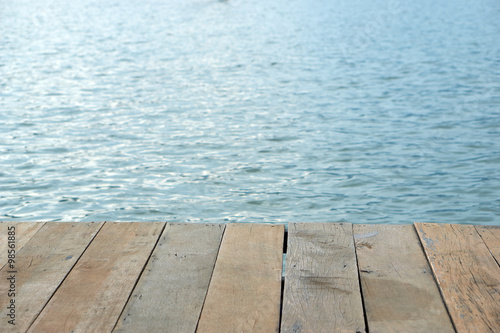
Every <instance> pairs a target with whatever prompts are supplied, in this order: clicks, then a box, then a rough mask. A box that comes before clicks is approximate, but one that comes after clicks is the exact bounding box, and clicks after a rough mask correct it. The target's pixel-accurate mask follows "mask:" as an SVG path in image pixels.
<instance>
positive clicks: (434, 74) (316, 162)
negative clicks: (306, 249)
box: [0, 0, 500, 224]
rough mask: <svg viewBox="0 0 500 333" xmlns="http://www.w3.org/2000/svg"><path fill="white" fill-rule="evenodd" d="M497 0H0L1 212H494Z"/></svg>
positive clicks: (492, 217) (497, 203)
mask: <svg viewBox="0 0 500 333" xmlns="http://www.w3.org/2000/svg"><path fill="white" fill-rule="evenodd" d="M498 22H500V3H499V2H498V1H496V0H477V1H472V2H471V1H465V0H454V1H451V0H442V1H430V0H421V1H403V0H387V1H386V0H329V1H326V0H318V1H306V0H286V1H285V0H271V1H269V0H266V1H264V0H253V1H247V0H228V1H217V0H168V1H167V0H141V1H138V0H120V1H116V0H104V1H96V0H73V1H61V0H48V1H46V0H44V1H42V0H17V1H6V0H0V220H4V221H38V220H40V221H96V220H99V221H100V220H114V221H179V222H215V223H218V222H229V221H231V222H269V223H281V222H292V221H294V222H296V221H302V222H309V221H310V222H325V221H331V222H341V221H345V222H352V223H410V222H417V221H420V222H453V223H478V224H500V25H499V24H498Z"/></svg>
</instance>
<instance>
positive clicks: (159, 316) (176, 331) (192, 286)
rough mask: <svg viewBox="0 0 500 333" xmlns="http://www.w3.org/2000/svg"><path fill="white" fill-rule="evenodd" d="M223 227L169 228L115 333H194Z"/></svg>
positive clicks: (192, 226)
mask: <svg viewBox="0 0 500 333" xmlns="http://www.w3.org/2000/svg"><path fill="white" fill-rule="evenodd" d="M224 227H225V226H224V225H222V224H209V225H205V224H180V223H179V224H178V223H176V224H171V223H169V224H167V226H166V227H165V230H164V232H163V234H162V236H161V238H160V240H159V242H158V245H157V246H156V249H155V251H154V252H153V254H152V256H151V259H150V260H149V262H148V265H147V266H146V269H145V270H144V273H143V274H142V276H141V279H140V280H139V282H138V284H137V286H136V287H135V289H134V291H133V293H132V297H131V298H130V300H129V302H128V304H127V307H126V308H125V310H124V311H123V313H122V315H121V317H120V320H119V321H118V325H117V327H116V329H115V330H114V332H132V333H135V332H164V333H168V332H172V333H182V332H191V333H192V332H195V331H196V325H197V324H198V319H199V317H200V313H201V309H202V306H203V302H204V300H205V296H206V294H207V290H208V285H209V282H210V278H211V277H212V272H213V269H214V265H215V260H216V258H217V253H218V251H219V247H220V243H221V239H222V233H223V231H224Z"/></svg>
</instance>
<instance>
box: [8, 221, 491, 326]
mask: <svg viewBox="0 0 500 333" xmlns="http://www.w3.org/2000/svg"><path fill="white" fill-rule="evenodd" d="M12 227H14V228H15V230H14V229H13V228H12ZM9 231H10V235H9ZM9 237H10V238H9ZM14 246H15V247H14ZM13 249H14V250H15V253H14V252H12V251H11V252H10V261H9V250H13ZM285 257H286V264H284V261H283V259H284V258H285ZM499 262H500V227H499V226H472V225H450V224H427V223H416V224H415V225H357V224H354V225H352V224H348V223H289V224H288V231H287V232H285V226H284V225H265V224H227V225H224V224H215V225H214V224H210V225H208V224H179V223H160V222H151V223H123V222H122V223H112V222H101V223H83V222H80V223H56V222H47V223H32V222H18V223H6V222H3V223H0V265H1V266H3V267H2V269H1V276H0V277H1V280H0V306H1V310H0V332H34V333H38V332H48V333H54V332H55V333H57V332H133V333H136V332H174V333H180V332H214V333H221V332H222V333H224V332H279V331H281V332H314V333H316V332H370V333H374V332H425V333H428V332H500V267H499ZM283 269H284V272H283ZM9 321H10V323H9ZM12 323H15V325H12Z"/></svg>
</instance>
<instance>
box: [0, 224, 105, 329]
mask: <svg viewBox="0 0 500 333" xmlns="http://www.w3.org/2000/svg"><path fill="white" fill-rule="evenodd" d="M39 225H40V224H38V223H37V224H36V226H37V227H38V226H39ZM101 226H102V223H63V222H47V223H46V224H44V225H43V227H42V228H41V229H40V230H39V231H38V232H37V233H36V234H35V235H34V236H33V237H32V238H31V239H30V241H29V242H28V243H26V244H25V245H24V247H23V248H22V249H21V250H20V251H19V252H18V253H17V256H16V265H15V271H16V273H15V274H13V275H14V276H15V289H16V292H15V297H14V298H15V304H16V321H15V323H16V325H15V327H11V326H9V325H5V326H4V328H5V329H9V328H10V329H13V331H16V332H25V331H26V330H27V329H28V327H29V326H30V325H31V323H32V322H33V320H34V319H35V318H36V316H38V314H39V313H40V311H41V310H42V309H43V307H44V306H45V304H46V303H47V301H48V300H49V299H50V297H51V296H52V295H53V294H54V292H55V291H56V289H57V288H58V286H59V285H60V284H61V283H62V281H63V280H64V278H65V277H66V276H67V274H68V272H69V271H70V270H71V268H72V267H73V266H74V265H75V263H76V262H77V260H78V258H79V257H80V256H81V255H82V253H83V252H84V251H85V249H86V248H87V246H88V244H89V243H90V242H91V241H92V239H93V238H94V236H95V235H96V234H97V232H98V231H99V229H100V228H101ZM27 229H29V230H31V229H30V228H27ZM31 231H33V230H31ZM10 275H11V273H9V267H8V266H4V267H3V269H2V271H1V274H0V276H1V277H2V283H0V305H1V309H0V316H1V318H2V321H1V322H0V325H2V324H4V323H5V321H4V319H5V318H7V306H6V304H7V303H8V302H9V301H10V299H11V297H7V296H8V293H7V290H6V288H7V287H8V284H6V283H3V282H4V281H5V280H6V279H7V276H10ZM2 332H3V330H2Z"/></svg>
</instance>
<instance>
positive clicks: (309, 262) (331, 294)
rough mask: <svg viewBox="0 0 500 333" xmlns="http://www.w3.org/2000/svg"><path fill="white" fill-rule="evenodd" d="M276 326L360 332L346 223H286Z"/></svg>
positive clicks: (360, 315)
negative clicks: (280, 303) (281, 293)
mask: <svg viewBox="0 0 500 333" xmlns="http://www.w3.org/2000/svg"><path fill="white" fill-rule="evenodd" d="M281 331H282V332H364V331H365V323H364V317H363V305H362V301H361V292H360V286H359V281H358V269H357V264H356V254H355V249H354V240H353V234H352V226H351V224H350V223H338V224H337V223H335V224H333V223H293V224H289V225H288V250H287V258H286V270H285V292H284V299H283V313H282V322H281Z"/></svg>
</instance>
